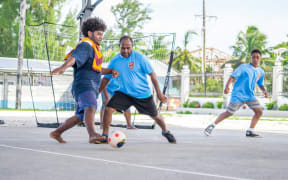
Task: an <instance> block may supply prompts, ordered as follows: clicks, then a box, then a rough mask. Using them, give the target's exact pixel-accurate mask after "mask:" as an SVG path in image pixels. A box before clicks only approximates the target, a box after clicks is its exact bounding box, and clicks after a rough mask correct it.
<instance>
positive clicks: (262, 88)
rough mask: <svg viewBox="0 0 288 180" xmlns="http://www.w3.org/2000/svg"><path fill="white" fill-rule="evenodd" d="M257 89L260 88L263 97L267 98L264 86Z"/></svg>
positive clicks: (267, 94)
mask: <svg viewBox="0 0 288 180" xmlns="http://www.w3.org/2000/svg"><path fill="white" fill-rule="evenodd" d="M259 88H260V89H261V91H262V92H263V94H264V97H265V98H268V96H269V93H268V92H267V91H266V88H265V87H264V86H259Z"/></svg>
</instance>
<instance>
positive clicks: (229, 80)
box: [224, 76, 235, 94]
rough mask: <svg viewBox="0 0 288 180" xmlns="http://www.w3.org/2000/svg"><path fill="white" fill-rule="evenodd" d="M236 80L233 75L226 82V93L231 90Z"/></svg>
mask: <svg viewBox="0 0 288 180" xmlns="http://www.w3.org/2000/svg"><path fill="white" fill-rule="evenodd" d="M234 80H235V78H233V77H232V76H230V77H229V79H228V81H227V83H226V86H225V89H224V94H228V93H229V91H230V88H229V87H230V84H231V83H232V82H233V81H234Z"/></svg>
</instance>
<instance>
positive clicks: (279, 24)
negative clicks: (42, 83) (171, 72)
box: [65, 0, 288, 54]
mask: <svg viewBox="0 0 288 180" xmlns="http://www.w3.org/2000/svg"><path fill="white" fill-rule="evenodd" d="M92 2H95V0H94V1H93V0H92ZM119 2H121V0H103V2H102V3H101V4H100V5H99V6H98V7H97V8H96V9H95V11H94V12H93V15H95V16H99V17H101V18H102V19H104V20H105V22H106V23H107V24H108V26H109V27H113V26H114V25H115V19H114V16H113V14H112V13H111V11H110V9H111V6H112V5H115V4H118V3H119ZM140 2H142V3H144V4H145V5H147V6H149V7H150V8H151V9H152V10H153V12H152V14H151V17H152V20H151V21H149V22H147V23H146V24H145V26H144V32H158V33H159V32H175V33H176V46H182V44H183V39H184V33H185V32H186V31H187V30H193V31H195V32H197V33H198V35H197V36H195V37H194V38H193V40H192V42H191V43H190V44H189V46H188V48H189V50H193V49H196V48H199V47H200V46H202V41H201V38H202V33H201V27H202V20H201V19H200V18H196V17H195V15H196V14H202V0H140ZM81 5H82V1H81V0H71V1H70V2H69V3H67V5H66V6H65V10H69V9H70V8H72V9H73V8H75V9H77V10H78V11H80V9H81ZM287 9H288V1H287V0H206V14H207V15H208V16H209V15H210V16H217V20H215V19H213V20H210V21H208V22H207V27H206V28H207V40H206V43H207V45H206V46H207V47H214V48H217V49H220V50H222V51H225V52H227V53H230V54H231V53H232V49H231V48H230V46H232V45H233V44H234V43H235V41H236V37H237V34H238V33H239V32H240V31H245V30H246V29H247V27H248V26H249V25H255V26H257V27H258V28H259V30H260V31H261V32H262V33H264V34H266V35H267V38H268V39H267V42H268V44H267V46H268V47H270V46H273V45H276V44H278V43H280V42H283V41H288V37H287V34H288V12H287ZM78 11H77V12H78Z"/></svg>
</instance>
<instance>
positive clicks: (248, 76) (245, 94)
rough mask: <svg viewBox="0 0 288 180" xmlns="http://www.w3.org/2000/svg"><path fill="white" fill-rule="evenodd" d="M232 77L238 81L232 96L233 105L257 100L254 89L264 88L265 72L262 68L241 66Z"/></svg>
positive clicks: (248, 65) (247, 65)
mask: <svg viewBox="0 0 288 180" xmlns="http://www.w3.org/2000/svg"><path fill="white" fill-rule="evenodd" d="M231 76H232V77H233V78H235V79H236V82H235V84H234V87H233V91H232V94H231V100H230V102H232V103H237V102H245V101H254V100H256V97H255V94H254V89H255V85H256V83H257V85H258V86H264V70H263V69H262V68H261V67H257V68H255V67H253V66H252V65H251V64H250V63H249V64H242V65H240V66H239V67H238V68H237V69H236V70H235V71H234V72H233V73H232V74H231Z"/></svg>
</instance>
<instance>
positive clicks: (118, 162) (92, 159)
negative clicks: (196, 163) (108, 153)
mask: <svg viewBox="0 0 288 180" xmlns="http://www.w3.org/2000/svg"><path fill="white" fill-rule="evenodd" d="M0 147H5V148H12V149H21V150H25V151H33V152H38V153H46V154H52V155H57V156H66V157H73V158H79V159H86V160H91V161H101V162H105V163H110V164H119V165H124V166H130V167H137V168H146V169H154V170H159V171H166V172H174V173H180V174H192V175H198V176H208V177H214V178H222V179H232V180H251V179H246V178H237V177H231V176H222V175H217V174H208V173H202V172H193V171H185V170H178V169H169V168H161V167H156V166H148V165H140V164H134V163H126V162H120V161H111V160H106V159H99V158H92V157H87V156H79V155H73V154H65V153H57V152H51V151H44V150H38V149H30V148H23V147H16V146H9V145H5V144H0Z"/></svg>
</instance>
